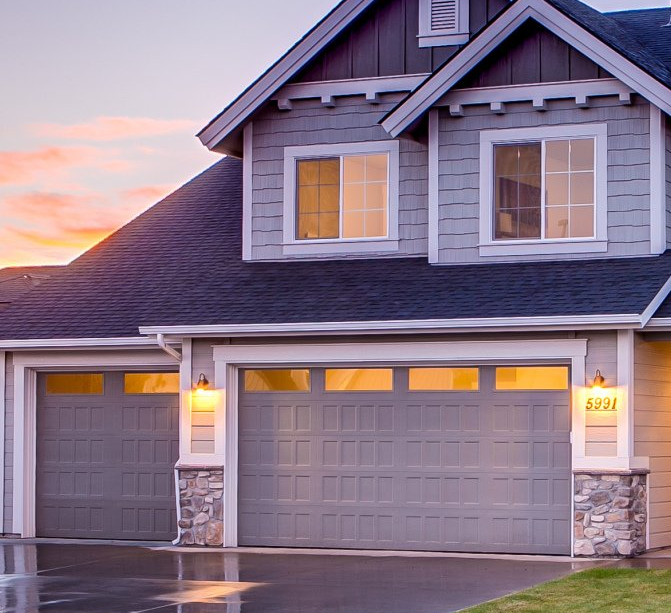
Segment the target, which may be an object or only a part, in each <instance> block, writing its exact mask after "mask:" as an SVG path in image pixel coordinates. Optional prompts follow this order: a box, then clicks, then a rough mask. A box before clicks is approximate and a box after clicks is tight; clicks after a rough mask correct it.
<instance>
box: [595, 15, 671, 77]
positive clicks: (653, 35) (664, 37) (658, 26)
mask: <svg viewBox="0 0 671 613" xmlns="http://www.w3.org/2000/svg"><path fill="white" fill-rule="evenodd" d="M606 15H607V16H608V17H609V18H610V19H612V20H613V21H615V22H616V23H617V24H618V25H619V26H620V27H621V28H622V29H623V30H625V31H626V32H628V33H629V35H630V36H633V37H634V38H635V39H636V40H637V41H638V42H639V43H640V44H641V45H642V46H644V47H645V48H646V49H647V50H648V51H650V52H651V53H652V54H653V55H654V56H655V57H656V58H658V59H659V60H660V61H662V62H664V64H666V66H667V67H671V44H670V43H671V27H665V26H668V23H669V19H671V8H663V9H637V10H632V11H617V12H614V13H606ZM662 28H664V29H662Z"/></svg>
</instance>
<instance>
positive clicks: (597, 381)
mask: <svg viewBox="0 0 671 613" xmlns="http://www.w3.org/2000/svg"><path fill="white" fill-rule="evenodd" d="M605 383H606V379H605V378H604V377H603V376H602V375H601V371H600V370H597V371H596V375H595V376H594V382H593V383H592V389H601V388H602V387H603V386H604V385H605Z"/></svg>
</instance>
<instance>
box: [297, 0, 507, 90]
mask: <svg viewBox="0 0 671 613" xmlns="http://www.w3.org/2000/svg"><path fill="white" fill-rule="evenodd" d="M506 3H507V0H471V2H470V15H469V17H470V31H471V33H472V34H474V33H476V32H478V31H479V30H481V29H482V28H483V27H484V26H485V25H486V24H487V23H488V22H489V21H491V20H492V19H494V18H495V17H496V15H498V13H499V12H500V11H501V10H502V9H503V8H505V6H506ZM418 34H419V0H387V1H386V2H378V3H376V4H375V6H373V7H372V8H371V9H369V10H368V11H366V12H365V13H364V14H363V15H362V16H361V18H359V20H358V21H357V22H356V23H355V24H353V25H352V26H351V27H350V28H349V29H348V30H347V31H346V32H344V33H343V34H342V35H341V36H339V37H338V38H337V39H336V40H335V41H334V42H333V43H332V44H331V45H329V46H328V47H327V48H326V49H325V50H324V51H323V52H322V53H321V54H320V55H318V56H317V57H316V58H315V59H314V60H313V61H312V62H311V63H310V64H309V66H308V67H307V68H305V69H304V70H303V71H301V72H300V73H299V74H298V75H297V76H296V78H295V79H293V82H294V83H305V82H309V81H332V80H336V79H360V78H369V77H383V76H388V75H402V74H419V73H425V72H431V71H432V70H434V69H435V68H437V67H439V66H440V65H441V64H442V63H443V62H445V60H447V59H448V58H449V57H451V56H452V55H454V54H455V53H456V52H457V49H458V47H455V46H451V47H434V48H430V47H429V48H420V46H419V41H418V38H417V35H418Z"/></svg>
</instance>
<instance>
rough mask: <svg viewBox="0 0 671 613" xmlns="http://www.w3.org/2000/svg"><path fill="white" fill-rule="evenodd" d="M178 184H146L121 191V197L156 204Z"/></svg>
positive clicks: (126, 199)
mask: <svg viewBox="0 0 671 613" xmlns="http://www.w3.org/2000/svg"><path fill="white" fill-rule="evenodd" d="M176 187H177V186H176V185H167V184H166V185H144V186H142V187H135V188H133V189H127V190H124V191H122V192H121V199H122V200H125V201H128V200H130V201H132V202H144V203H146V204H147V205H149V204H154V203H156V202H158V201H159V200H162V199H163V198H165V197H166V196H167V195H168V194H170V193H172V192H173V191H174V190H175V188H176Z"/></svg>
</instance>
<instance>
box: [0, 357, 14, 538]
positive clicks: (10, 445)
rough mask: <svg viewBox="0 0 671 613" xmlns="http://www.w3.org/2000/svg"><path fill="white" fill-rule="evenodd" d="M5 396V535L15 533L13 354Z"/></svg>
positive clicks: (7, 361)
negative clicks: (13, 504)
mask: <svg viewBox="0 0 671 613" xmlns="http://www.w3.org/2000/svg"><path fill="white" fill-rule="evenodd" d="M2 393H4V395H5V431H4V433H3V435H4V437H5V475H4V483H3V487H4V494H5V504H4V513H5V515H4V518H5V519H4V526H3V527H2V531H3V532H4V533H5V534H11V533H12V532H13V527H12V520H13V515H14V513H13V509H12V503H13V493H14V473H13V470H14V455H13V453H14V364H13V357H12V354H11V353H7V354H6V362H5V389H4V390H2Z"/></svg>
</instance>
